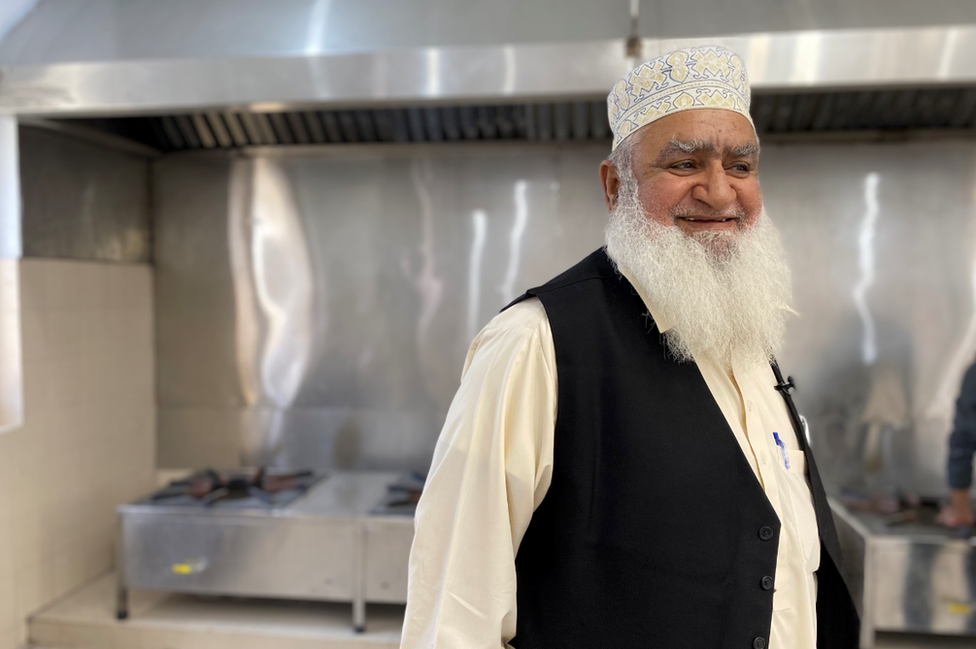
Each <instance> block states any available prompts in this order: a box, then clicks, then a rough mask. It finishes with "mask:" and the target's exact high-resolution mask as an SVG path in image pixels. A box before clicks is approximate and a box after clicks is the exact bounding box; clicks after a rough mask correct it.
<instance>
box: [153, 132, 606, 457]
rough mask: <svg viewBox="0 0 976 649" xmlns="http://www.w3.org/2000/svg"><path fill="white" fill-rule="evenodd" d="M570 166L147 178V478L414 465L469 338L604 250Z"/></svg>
mask: <svg viewBox="0 0 976 649" xmlns="http://www.w3.org/2000/svg"><path fill="white" fill-rule="evenodd" d="M572 151H573V154H571V155H564V154H563V153H562V152H561V151H560V150H558V149H555V148H552V149H538V148H508V149H497V150H494V151H489V152H481V153H472V152H471V151H470V150H468V149H463V148H461V149H454V150H444V151H442V152H439V153H433V152H427V153H425V152H404V153H402V154H392V153H372V152H365V153H355V152H353V153H351V154H350V153H349V152H346V153H344V154H342V155H339V156H334V155H333V156H328V155H323V156H320V157H302V158H259V159H256V160H249V159H240V158H233V159H232V158H227V157H218V156H207V155H186V156H178V157H173V158H170V159H168V160H164V161H161V162H160V163H158V164H157V165H156V168H155V186H156V188H157V190H158V191H157V193H156V196H157V199H156V215H157V245H156V260H157V273H156V286H157V304H158V306H159V309H158V313H159V316H158V317H159V321H158V326H157V330H158V332H159V334H158V335H159V401H160V461H161V463H162V464H163V465H168V466H181V465H184V466H185V465H197V464H201V463H204V458H206V459H210V458H212V457H214V455H215V454H221V455H223V454H225V453H226V452H227V449H230V448H234V449H236V450H237V452H238V453H240V455H241V457H242V459H243V461H246V462H252V463H253V462H258V461H268V460H270V459H272V458H273V459H274V460H275V461H277V462H279V463H284V464H288V465H300V464H309V463H310V464H313V465H316V466H339V467H369V468H376V467H407V468H414V469H418V470H424V469H426V466H427V464H428V463H429V460H430V452H431V450H432V448H433V444H434V441H435V439H436V436H437V434H438V432H439V428H440V425H441V420H442V419H443V416H444V414H445V412H446V410H447V407H448V405H449V403H450V400H451V398H452V396H453V392H454V390H455V389H456V388H457V385H458V380H459V374H460V368H461V363H462V361H463V358H464V354H465V351H466V349H467V346H468V344H469V342H470V340H471V338H472V337H473V335H474V334H475V333H476V332H477V330H478V329H479V328H480V327H481V326H482V325H483V324H484V322H486V321H487V319H488V318H490V317H491V315H492V314H494V313H495V312H497V311H498V309H499V308H501V307H502V306H503V305H504V304H506V303H507V302H509V301H510V300H511V299H513V298H514V297H516V296H517V295H518V294H519V293H520V292H521V291H522V290H524V288H526V287H528V286H529V285H532V284H534V283H540V282H543V281H545V279H547V277H548V276H549V275H550V274H551V270H552V269H554V268H558V267H560V266H568V265H570V264H571V263H573V262H574V261H575V260H576V259H577V258H579V257H582V256H583V255H585V254H586V253H587V252H589V251H591V250H592V249H594V248H596V247H598V246H599V245H600V239H601V236H602V235H601V232H602V228H603V218H602V217H601V212H602V209H603V208H602V199H601V197H600V193H599V191H598V184H597V180H596V171H595V170H596V166H597V165H598V164H599V162H600V160H601V159H602V158H603V155H604V151H603V147H602V146H600V147H583V148H575V149H572ZM583 178H585V179H586V180H587V182H586V183H585V185H583V186H581V183H580V180H581V179H583ZM533 241H535V242H539V243H542V242H546V245H545V246H535V247H534V249H533V248H532V247H530V244H531V242H533ZM234 421H239V422H241V423H240V424H239V425H240V428H239V429H238V433H237V442H236V443H235V444H234V445H233V446H226V445H225V446H223V448H224V451H219V450H218V449H219V448H221V445H219V444H218V445H216V446H215V444H214V439H215V437H216V436H215V435H214V434H212V433H211V432H210V430H211V429H216V430H220V431H225V432H224V433H221V434H220V437H221V439H224V440H226V434H227V433H226V431H228V430H230V429H231V427H232V426H233V424H232V422H234ZM217 422H220V423H217ZM230 452H233V451H230Z"/></svg>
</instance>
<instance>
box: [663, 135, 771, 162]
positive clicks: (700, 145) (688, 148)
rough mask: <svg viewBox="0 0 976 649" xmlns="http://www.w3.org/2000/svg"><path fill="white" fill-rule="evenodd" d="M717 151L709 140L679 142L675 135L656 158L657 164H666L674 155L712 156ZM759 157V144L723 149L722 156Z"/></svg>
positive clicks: (751, 143) (752, 143)
mask: <svg viewBox="0 0 976 649" xmlns="http://www.w3.org/2000/svg"><path fill="white" fill-rule="evenodd" d="M717 150H718V147H716V146H715V143H714V142H712V141H711V140H699V139H695V140H679V139H678V136H677V135H673V136H671V140H670V141H669V142H668V145H667V146H666V147H664V148H663V149H662V150H661V153H660V154H659V155H658V157H657V162H658V164H661V163H664V162H666V161H667V160H668V159H670V158H672V157H673V156H675V155H680V154H682V153H684V154H686V155H691V154H705V155H714V154H715V152H716V151H717ZM758 155H759V144H757V143H755V142H750V143H749V144H742V145H740V146H736V147H725V148H724V149H722V156H723V157H725V158H755V157H757V156H758Z"/></svg>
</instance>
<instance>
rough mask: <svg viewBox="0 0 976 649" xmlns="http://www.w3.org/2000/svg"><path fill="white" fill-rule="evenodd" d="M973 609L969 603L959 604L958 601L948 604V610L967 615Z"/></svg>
mask: <svg viewBox="0 0 976 649" xmlns="http://www.w3.org/2000/svg"><path fill="white" fill-rule="evenodd" d="M972 610H973V607H972V606H971V605H969V604H960V603H959V602H952V603H950V604H949V612H950V613H956V614H958V615H969V613H971V612H972Z"/></svg>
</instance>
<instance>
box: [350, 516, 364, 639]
mask: <svg viewBox="0 0 976 649" xmlns="http://www.w3.org/2000/svg"><path fill="white" fill-rule="evenodd" d="M354 534H355V538H356V542H355V544H354V545H353V575H354V578H353V591H352V628H353V629H354V630H355V631H356V633H363V632H365V631H366V583H365V581H366V557H365V555H366V530H365V528H364V526H363V524H362V523H361V522H360V523H357V524H356V528H355V531H354Z"/></svg>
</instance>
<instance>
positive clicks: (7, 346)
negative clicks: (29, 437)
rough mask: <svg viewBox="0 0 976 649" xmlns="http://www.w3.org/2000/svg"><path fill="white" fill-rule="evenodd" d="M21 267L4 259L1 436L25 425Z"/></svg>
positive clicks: (0, 264)
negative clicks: (21, 333) (21, 334)
mask: <svg viewBox="0 0 976 649" xmlns="http://www.w3.org/2000/svg"><path fill="white" fill-rule="evenodd" d="M19 264H20V262H19V261H18V260H16V259H4V258H2V257H0V433H4V432H7V431H10V430H14V429H15V428H18V427H20V426H21V425H22V424H23V423H24V374H23V356H22V354H21V336H20V320H21V307H20V267H19Z"/></svg>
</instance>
